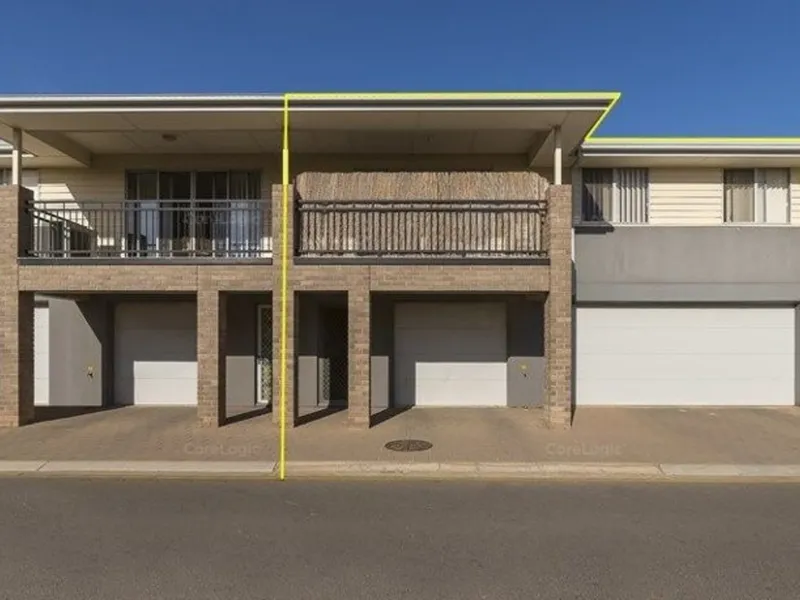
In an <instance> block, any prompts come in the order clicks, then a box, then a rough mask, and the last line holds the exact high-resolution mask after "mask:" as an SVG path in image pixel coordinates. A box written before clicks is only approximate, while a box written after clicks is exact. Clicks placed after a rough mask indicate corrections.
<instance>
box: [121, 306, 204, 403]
mask: <svg viewBox="0 0 800 600" xmlns="http://www.w3.org/2000/svg"><path fill="white" fill-rule="evenodd" d="M196 322H197V316H196V307H195V305H194V303H191V302H136V303H121V304H119V305H118V306H117V309H116V314H115V332H114V333H115V335H114V339H115V344H114V346H115V361H114V384H115V385H114V387H115V403H116V404H137V405H187V404H191V405H194V404H197V327H196Z"/></svg>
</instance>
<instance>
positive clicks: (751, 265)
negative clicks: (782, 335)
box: [575, 226, 800, 303]
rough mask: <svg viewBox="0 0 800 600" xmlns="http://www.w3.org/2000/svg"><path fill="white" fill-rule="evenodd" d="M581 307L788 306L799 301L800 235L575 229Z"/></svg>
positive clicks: (786, 230) (768, 229) (785, 231)
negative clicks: (591, 304)
mask: <svg viewBox="0 0 800 600" xmlns="http://www.w3.org/2000/svg"><path fill="white" fill-rule="evenodd" d="M575 266H576V286H575V293H576V300H577V301H578V302H582V303H589V302H771V303H779V302H787V303H792V302H795V301H798V300H800V228H796V227H785V226H784V227H772V226H753V227H728V226H714V227H658V226H652V227H646V226H645V227H618V228H613V227H611V226H609V227H608V228H602V229H595V228H584V229H577V230H576V234H575Z"/></svg>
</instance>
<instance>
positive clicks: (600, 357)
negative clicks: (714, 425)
mask: <svg viewBox="0 0 800 600" xmlns="http://www.w3.org/2000/svg"><path fill="white" fill-rule="evenodd" d="M576 334H577V353H576V371H577V373H576V402H577V404H581V405H588V404H596V405H609V404H611V405H644V406H646V405H656V406H659V405H660V406H680V405H698V406H702V405H716V406H726V405H730V406H757V405H762V406H764V405H783V406H787V405H793V404H794V351H795V349H794V310H793V309H790V308H579V309H578V310H577V319H576Z"/></svg>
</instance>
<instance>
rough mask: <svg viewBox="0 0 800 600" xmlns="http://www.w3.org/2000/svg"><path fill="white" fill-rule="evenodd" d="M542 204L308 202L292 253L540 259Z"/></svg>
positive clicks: (302, 204)
mask: <svg viewBox="0 0 800 600" xmlns="http://www.w3.org/2000/svg"><path fill="white" fill-rule="evenodd" d="M546 216H547V204H546V202H544V201H542V200H526V201H475V200H469V201H464V200H459V201H416V200H415V201H338V200H337V201H317V200H314V201H309V200H301V201H298V204H297V219H296V224H295V228H296V229H295V238H296V245H295V254H296V255H297V256H298V257H308V258H381V259H391V258H397V259H431V260H437V259H458V258H463V259H509V258H511V259H541V258H546V257H547V240H546V239H545V219H546Z"/></svg>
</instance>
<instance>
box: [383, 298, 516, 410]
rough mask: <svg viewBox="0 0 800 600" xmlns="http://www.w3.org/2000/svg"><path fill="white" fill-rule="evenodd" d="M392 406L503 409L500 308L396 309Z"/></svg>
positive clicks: (502, 317)
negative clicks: (496, 407)
mask: <svg viewBox="0 0 800 600" xmlns="http://www.w3.org/2000/svg"><path fill="white" fill-rule="evenodd" d="M394 343H395V353H394V356H395V359H394V364H395V367H394V374H395V398H394V404H395V406H409V405H416V406H506V404H507V401H506V364H507V356H506V310H505V305H504V304H503V303H490V302H481V303H455V302H453V303H441V302H440V303H434V302H432V303H401V304H398V305H397V306H396V308H395V342H394Z"/></svg>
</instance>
